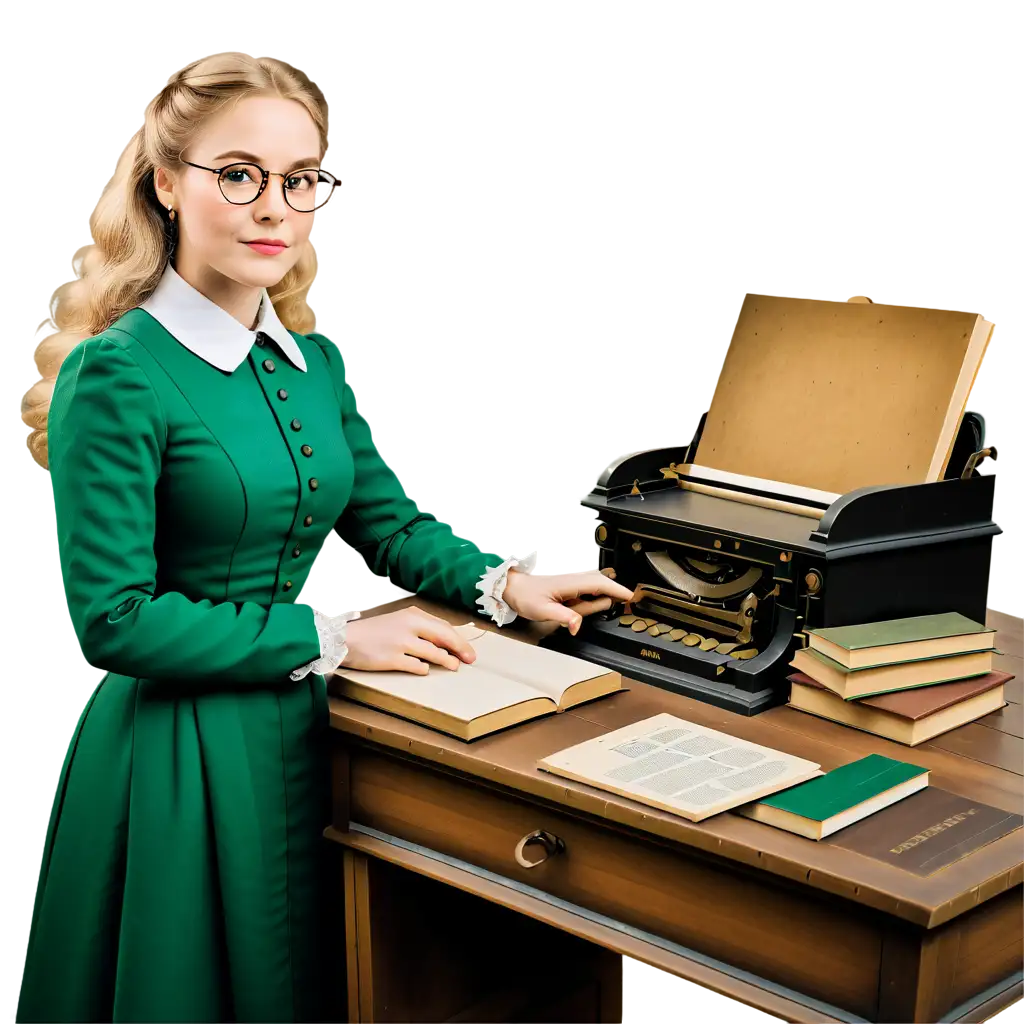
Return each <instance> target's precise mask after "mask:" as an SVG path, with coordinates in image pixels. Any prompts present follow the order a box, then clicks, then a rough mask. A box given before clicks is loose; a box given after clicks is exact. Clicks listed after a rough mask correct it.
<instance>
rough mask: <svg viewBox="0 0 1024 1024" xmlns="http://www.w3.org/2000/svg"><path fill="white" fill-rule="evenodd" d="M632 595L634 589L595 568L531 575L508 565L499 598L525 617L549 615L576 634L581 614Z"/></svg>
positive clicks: (581, 619)
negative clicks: (555, 574) (547, 574)
mask: <svg viewBox="0 0 1024 1024" xmlns="http://www.w3.org/2000/svg"><path fill="white" fill-rule="evenodd" d="M583 595H587V596H586V597H584V596H583ZM632 596H633V591H631V590H628V589H627V588H626V587H624V586H622V584H620V583H616V582H615V581H614V580H612V579H609V578H608V577H607V576H605V574H604V573H603V572H600V571H599V570H597V569H594V570H593V571H592V572H576V573H568V574H565V575H562V576H534V575H533V574H532V573H526V572H519V571H518V570H516V569H510V570H509V572H508V576H506V578H505V590H504V592H503V594H502V600H503V601H504V602H505V603H506V604H507V605H508V606H509V607H510V608H511V609H512V611H514V612H515V613H516V614H517V615H521V616H522V617H523V618H524V619H552V620H554V621H555V622H560V623H562V625H563V626H567V627H568V628H569V632H570V633H572V634H573V636H575V635H576V633H577V631H578V630H579V628H580V625H581V624H582V623H583V616H584V615H590V614H592V613H593V612H602V611H604V610H605V609H606V608H610V607H611V605H612V602H613V601H628V600H629V599H630V598H631V597H632ZM563 602H564V603H563Z"/></svg>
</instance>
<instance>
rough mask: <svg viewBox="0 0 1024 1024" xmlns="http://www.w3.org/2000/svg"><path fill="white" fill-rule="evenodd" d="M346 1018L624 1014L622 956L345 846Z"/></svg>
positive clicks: (614, 1017) (602, 1017)
mask: <svg viewBox="0 0 1024 1024" xmlns="http://www.w3.org/2000/svg"><path fill="white" fill-rule="evenodd" d="M342 871H343V878H344V889H345V940H346V941H345V947H346V975H347V1000H348V1019H349V1020H350V1021H410V1022H413V1021H417V1022H418V1021H452V1022H455V1021H523V1022H529V1021H537V1022H539V1021H566V1022H570V1021H616V1022H617V1021H621V1020H622V957H621V955H619V954H618V953H613V952H611V951H610V950H607V949H605V948H604V947H602V946H598V945H595V944H594V943H591V942H587V941H586V940H584V939H580V938H578V937H576V936H574V935H570V934H568V933H567V932H563V931H561V930H559V929H557V928H552V927H551V926H550V925H547V924H544V923H543V922H540V921H536V920H534V919H533V918H530V917H527V916H526V915H523V914H519V913H516V912H515V911H512V910H509V909H508V908H506V907H502V906H498V905H497V904H494V903H490V902H489V901H487V900H485V899H483V898H481V897H479V896H475V895H473V894H471V893H467V892H464V891H463V890H461V889H457V888H455V887H454V886H449V885H445V884H443V883H441V882H438V881H436V880H434V879H431V878H425V877H424V876H422V875H419V874H416V873H415V872H412V871H407V870H405V869H404V868H400V867H397V866H396V865H393V864H389V863H387V862H385V861H381V860H378V859H376V858H374V857H368V856H367V855H366V854H363V853H360V852H358V851H355V850H351V849H348V848H346V849H345V851H344V863H343V868H342Z"/></svg>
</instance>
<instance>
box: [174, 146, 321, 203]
mask: <svg viewBox="0 0 1024 1024" xmlns="http://www.w3.org/2000/svg"><path fill="white" fill-rule="evenodd" d="M181 162H182V163H184V164H188V165H189V167H198V168H199V170H201V171H210V172H211V173H213V174H216V175H217V184H218V185H220V191H221V194H222V195H223V196H224V198H225V199H226V200H227V201H228V202H229V203H234V204H235V205H236V206H245V205H246V204H247V203H252V202H255V201H256V200H257V199H258V198H259V197H260V195H262V193H263V190H264V189H265V188H266V187H267V182H268V181H269V180H270V176H271V175H272V174H276V175H277V176H278V177H279V178H281V179H282V180H281V190H282V191H283V192H284V199H285V202H286V203H287V204H288V205H289V206H290V207H291V208H292V209H293V210H297V211H298V212H299V213H312V212H313V211H314V210H318V209H320V207H321V206H323V205H324V203H326V202H327V200H328V199H330V198H331V196H332V195H334V190H335V188H336V187H337V186H338V185H340V184H341V181H340V180H339V179H338V178H336V177H335V176H334V175H333V174H328V173H327V171H322V170H320V168H318V167H303V168H300V169H299V170H296V171H289V172H288V173H287V174H281V172H280V171H265V170H264V169H263V168H262V167H260V165H259V164H252V163H234V164H227V165H226V166H224V167H204V166H203V165H202V164H194V163H192V161H191V160H185V159H182V161H181Z"/></svg>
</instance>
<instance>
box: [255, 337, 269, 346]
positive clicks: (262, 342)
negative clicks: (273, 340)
mask: <svg viewBox="0 0 1024 1024" xmlns="http://www.w3.org/2000/svg"><path fill="white" fill-rule="evenodd" d="M266 343H267V342H266V340H265V339H264V337H263V335H262V334H257V335H256V344H257V345H259V347H260V348H263V346H264V345H265V344H266Z"/></svg>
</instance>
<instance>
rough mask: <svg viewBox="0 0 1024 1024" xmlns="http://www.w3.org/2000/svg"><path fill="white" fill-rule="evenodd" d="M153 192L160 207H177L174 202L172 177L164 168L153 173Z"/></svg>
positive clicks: (159, 168)
mask: <svg viewBox="0 0 1024 1024" xmlns="http://www.w3.org/2000/svg"><path fill="white" fill-rule="evenodd" d="M153 190H154V191H155V192H156V197H157V199H158V200H159V201H160V205H161V206H165V207H166V206H177V203H175V201H174V175H173V174H171V172H170V171H168V170H167V168H166V167H157V168H156V169H155V170H154V171H153Z"/></svg>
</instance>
